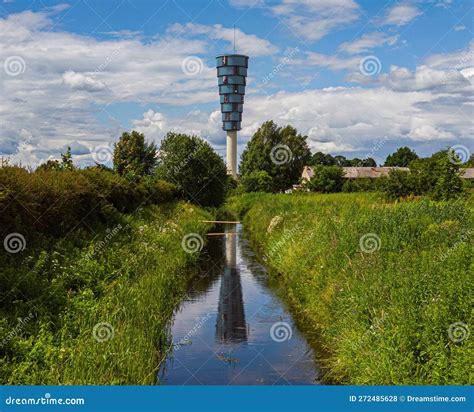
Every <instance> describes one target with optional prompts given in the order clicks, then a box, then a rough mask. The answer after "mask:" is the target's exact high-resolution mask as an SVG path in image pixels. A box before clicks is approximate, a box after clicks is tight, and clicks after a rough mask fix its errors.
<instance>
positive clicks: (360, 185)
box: [342, 177, 383, 193]
mask: <svg viewBox="0 0 474 412" xmlns="http://www.w3.org/2000/svg"><path fill="white" fill-rule="evenodd" d="M382 181H383V177H382V178H377V179H371V178H369V177H363V178H360V179H345V180H344V184H343V186H342V191H343V192H348V193H352V192H375V191H377V190H380V187H381V184H382Z"/></svg>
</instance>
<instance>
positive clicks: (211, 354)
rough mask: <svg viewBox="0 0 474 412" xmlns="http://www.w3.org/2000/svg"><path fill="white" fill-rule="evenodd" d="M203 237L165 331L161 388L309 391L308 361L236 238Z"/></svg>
mask: <svg viewBox="0 0 474 412" xmlns="http://www.w3.org/2000/svg"><path fill="white" fill-rule="evenodd" d="M224 230H225V232H226V233H225V234H221V235H217V236H211V237H210V241H209V243H208V248H207V258H208V260H207V262H206V264H205V265H204V266H203V269H202V273H201V276H200V278H199V279H198V280H197V281H195V282H194V284H193V286H192V287H191V289H190V291H189V293H188V296H187V299H186V300H185V301H184V302H183V304H182V305H181V307H180V308H179V309H178V310H177V311H176V313H175V315H174V319H173V323H172V326H171V333H172V339H173V346H172V349H171V350H170V352H169V355H168V358H167V359H166V361H165V362H164V363H163V365H162V367H161V369H160V371H159V381H160V383H162V384H174V385H200V384H220V385H226V384H227V385H255V384H257V385H258V384H261V385H272V384H283V385H286V384H317V383H318V382H319V376H320V374H319V369H318V365H317V363H316V361H315V354H314V351H313V349H312V347H311V346H310V344H309V343H308V341H307V338H306V337H305V334H304V331H302V330H301V329H300V328H301V326H300V325H297V324H296V323H295V320H294V319H293V318H292V315H291V313H290V311H289V310H288V307H287V305H286V304H285V302H284V300H283V299H282V298H281V297H280V296H279V294H278V290H277V286H276V285H272V280H271V279H270V277H269V275H268V273H267V271H266V269H265V267H264V266H262V265H261V264H260V263H259V262H258V260H257V258H256V255H255V253H254V251H253V250H252V249H251V247H250V245H249V241H248V240H247V239H246V237H245V235H244V234H243V232H242V227H241V225H227V226H226V227H225V229H224Z"/></svg>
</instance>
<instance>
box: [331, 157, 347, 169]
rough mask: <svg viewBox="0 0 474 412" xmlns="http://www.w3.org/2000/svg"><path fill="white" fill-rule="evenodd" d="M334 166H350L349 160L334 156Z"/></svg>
mask: <svg viewBox="0 0 474 412" xmlns="http://www.w3.org/2000/svg"><path fill="white" fill-rule="evenodd" d="M334 162H335V163H334V164H335V165H336V166H339V167H344V166H350V164H349V162H348V160H347V159H346V158H345V157H344V156H341V155H338V156H334Z"/></svg>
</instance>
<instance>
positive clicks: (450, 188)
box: [382, 151, 466, 200]
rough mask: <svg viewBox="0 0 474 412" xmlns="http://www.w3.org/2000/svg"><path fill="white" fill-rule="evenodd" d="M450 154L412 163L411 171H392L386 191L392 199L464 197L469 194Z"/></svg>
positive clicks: (437, 155) (458, 167)
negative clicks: (421, 196) (422, 196)
mask: <svg viewBox="0 0 474 412" xmlns="http://www.w3.org/2000/svg"><path fill="white" fill-rule="evenodd" d="M454 160H455V159H454V158H453V155H452V154H450V153H449V152H448V151H441V152H438V153H435V154H434V155H433V156H431V157H429V158H424V159H417V160H414V161H412V162H411V163H410V172H403V171H398V170H392V171H391V172H390V173H389V176H388V178H387V179H385V181H384V184H383V188H382V190H383V191H384V192H385V194H386V195H387V197H388V198H389V199H396V198H399V197H403V196H408V195H427V196H429V197H430V198H432V199H434V200H449V199H455V198H459V197H462V196H463V195H464V192H465V188H466V185H465V184H464V182H463V180H462V178H461V173H462V170H461V169H460V166H459V164H458V163H457V162H456V161H454Z"/></svg>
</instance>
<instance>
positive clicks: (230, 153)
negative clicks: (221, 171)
mask: <svg viewBox="0 0 474 412" xmlns="http://www.w3.org/2000/svg"><path fill="white" fill-rule="evenodd" d="M227 174H229V175H232V176H233V177H235V178H236V177H237V131H236V130H228V131H227Z"/></svg>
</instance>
